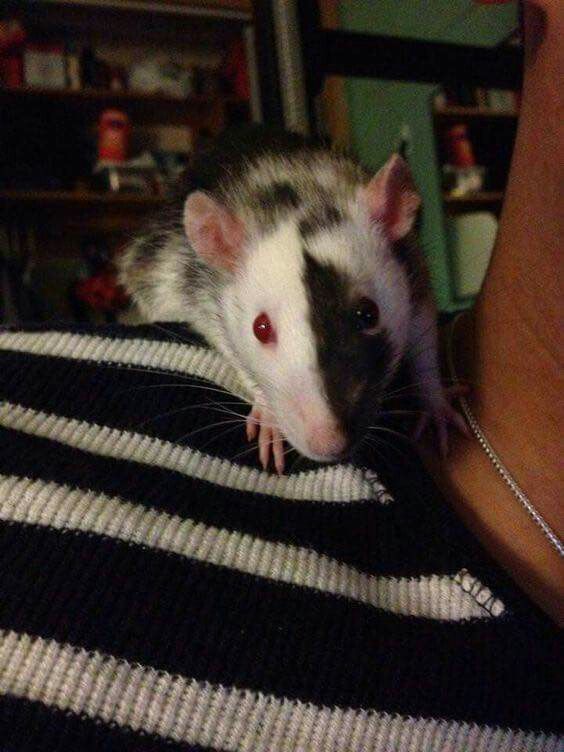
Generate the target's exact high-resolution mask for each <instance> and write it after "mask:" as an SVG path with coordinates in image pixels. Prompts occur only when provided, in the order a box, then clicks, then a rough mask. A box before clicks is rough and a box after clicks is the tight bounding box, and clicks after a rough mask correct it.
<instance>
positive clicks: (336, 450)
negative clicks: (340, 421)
mask: <svg viewBox="0 0 564 752" xmlns="http://www.w3.org/2000/svg"><path fill="white" fill-rule="evenodd" d="M348 444H349V442H348V440H347V438H346V436H345V435H344V434H343V432H342V430H341V429H340V428H339V427H338V426H337V425H336V424H335V423H322V424H318V425H315V426H312V427H311V429H310V431H309V435H308V438H307V445H308V449H309V451H310V452H311V453H312V454H313V455H315V456H316V457H320V458H323V459H325V460H336V459H339V458H340V457H342V456H343V455H344V454H345V452H346V451H347V449H348Z"/></svg>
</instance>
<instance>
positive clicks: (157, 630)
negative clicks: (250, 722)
mask: <svg viewBox="0 0 564 752" xmlns="http://www.w3.org/2000/svg"><path fill="white" fill-rule="evenodd" d="M0 571H2V578H1V580H0V595H1V597H0V626H1V627H2V628H5V629H14V630H16V631H18V632H20V631H26V632H28V633H30V634H32V635H38V636H42V637H44V638H52V639H55V640H57V641H60V642H69V643H71V644H74V645H78V646H81V647H84V648H86V649H90V650H92V649H96V650H100V651H102V652H104V653H109V654H111V655H115V656H117V657H122V658H125V659H127V660H129V661H132V662H136V661H137V662H139V663H142V664H144V665H149V666H153V667H155V668H157V669H162V670H166V671H170V672H173V673H180V674H182V675H184V676H187V677H193V678H195V679H199V680H207V681H210V682H212V683H214V684H223V685H226V686H238V687H247V688H249V689H254V690H256V691H262V692H265V693H273V694H275V695H276V696H279V697H288V698H296V699H300V700H302V701H305V702H308V701H311V702H313V703H315V704H321V705H328V706H334V705H340V706H344V707H356V708H360V707H364V708H377V709H380V710H383V711H388V712H398V713H401V714H403V715H413V716H426V717H434V718H445V719H458V720H467V721H476V722H477V723H493V724H500V725H502V726H503V725H508V726H514V727H515V726H517V727H525V728H528V729H543V730H545V731H546V730H553V729H557V728H558V726H559V724H560V723H561V697H562V690H563V689H564V687H563V686H562V672H561V663H560V662H559V658H558V657H559V656H560V657H562V646H561V640H560V636H559V635H558V634H557V633H556V630H552V631H550V632H549V631H548V630H547V631H546V632H545V633H544V634H543V633H542V632H540V631H539V633H537V634H536V635H535V637H534V639H531V634H530V632H527V631H523V630H522V628H521V626H520V625H519V624H516V623H514V622H513V621H512V620H510V619H501V620H499V619H498V620H495V621H493V622H492V621H487V620H486V621H484V620H474V621H470V622H464V623H452V622H450V623H438V622H433V621H429V620H425V619H415V618H412V617H398V616H394V615H391V614H388V613H385V612H381V611H378V610H376V609H374V608H371V607H368V606H364V605H361V604H357V603H354V602H351V601H349V600H346V599H344V598H337V597H334V596H326V595H324V594H321V593H317V592H315V591H312V590H308V589H305V588H300V587H295V586H289V585H285V584H281V583H274V582H271V581H267V580H262V579H260V578H255V577H252V576H250V575H245V574H241V573H237V572H233V571H231V570H228V569H223V568H220V567H215V566H210V565H206V564H202V563H199V562H192V561H188V560H186V559H183V558H181V557H179V556H176V555H172V554H165V553H164V552H158V551H150V550H147V549H143V548H141V547H139V546H130V545H127V544H124V543H121V542H117V541H113V540H109V539H101V538H100V537H95V536H87V535H82V534H72V535H61V534H60V533H59V532H57V531H52V530H48V529H42V528H39V527H37V528H36V527H32V526H24V525H4V526H3V527H2V528H0ZM516 655H519V656H521V657H522V658H521V660H519V661H516V660H515V656H516ZM399 677H401V680H399ZM406 687H410V688H412V691H409V692H406ZM497 687H499V691H496V689H495V688H497ZM547 688H551V691H550V692H548V691H547ZM484 692H487V693H490V694H491V696H488V702H485V703H484ZM540 697H543V701H542V702H539V698H540Z"/></svg>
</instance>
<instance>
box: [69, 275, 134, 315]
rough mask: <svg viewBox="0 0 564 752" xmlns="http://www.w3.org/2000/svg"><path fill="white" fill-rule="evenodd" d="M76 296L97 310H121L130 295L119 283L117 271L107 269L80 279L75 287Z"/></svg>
mask: <svg viewBox="0 0 564 752" xmlns="http://www.w3.org/2000/svg"><path fill="white" fill-rule="evenodd" d="M75 293H76V296H77V297H78V298H79V300H82V302H83V303H86V305H88V306H89V307H90V308H93V309H94V310H95V311H103V312H113V311H119V310H120V309H121V308H123V307H124V306H125V305H126V304H127V302H128V297H127V295H126V293H125V291H124V289H123V288H122V287H120V286H119V285H118V283H117V278H116V274H115V272H113V271H111V270H106V271H103V272H100V273H99V274H95V275H93V276H92V277H88V278H87V279H83V280H80V282H77V283H76V287H75Z"/></svg>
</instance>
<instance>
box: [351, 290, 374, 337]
mask: <svg viewBox="0 0 564 752" xmlns="http://www.w3.org/2000/svg"><path fill="white" fill-rule="evenodd" d="M379 318H380V311H379V310H378V306H377V305H376V303H375V302H374V301H373V300H370V298H361V299H360V300H359V301H358V304H357V306H356V308H355V309H354V323H355V327H356V328H357V329H358V331H359V332H365V333H366V334H370V333H371V331H373V330H374V329H376V327H377V326H378V319H379Z"/></svg>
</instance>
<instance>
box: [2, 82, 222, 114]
mask: <svg viewBox="0 0 564 752" xmlns="http://www.w3.org/2000/svg"><path fill="white" fill-rule="evenodd" d="M228 101H229V99H228V98H227V97H225V98H220V97H218V98H217V99H211V98H209V97H199V96H193V97H189V98H187V99H182V98H180V97H171V96H167V95H166V94H145V93H143V92H136V91H110V90H103V89H80V90H77V91H74V90H72V89H41V88H33V87H23V88H21V89H6V88H0V107H1V106H2V105H3V104H5V106H7V107H16V106H19V107H23V106H25V107H30V108H31V107H37V108H42V109H44V108H46V107H47V108H52V107H53V106H61V105H62V106H65V107H71V108H73V109H75V110H76V111H77V112H79V113H81V114H85V115H87V116H89V117H91V116H93V115H96V114H98V113H99V112H100V111H101V110H102V109H104V108H106V107H117V108H119V109H122V110H125V111H126V112H128V113H129V114H130V115H131V116H132V117H134V118H135V119H136V120H138V121H139V120H142V121H143V122H152V123H159V122H161V123H172V122H174V123H178V122H195V121H198V122H199V121H201V120H202V119H203V118H208V119H209V117H210V114H211V113H213V111H214V110H215V109H217V108H218V107H222V106H223V105H224V104H226V103H227V102H228Z"/></svg>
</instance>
